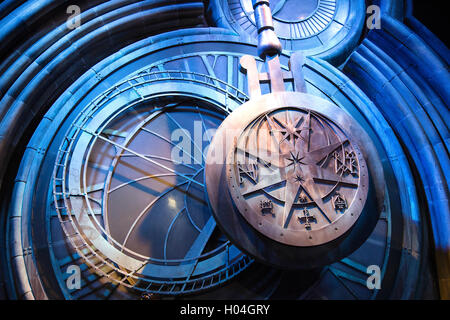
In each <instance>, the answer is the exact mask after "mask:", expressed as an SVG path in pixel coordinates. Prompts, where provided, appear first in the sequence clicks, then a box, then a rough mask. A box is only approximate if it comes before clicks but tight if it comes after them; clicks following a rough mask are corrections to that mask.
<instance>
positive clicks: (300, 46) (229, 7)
mask: <svg viewBox="0 0 450 320" xmlns="http://www.w3.org/2000/svg"><path fill="white" fill-rule="evenodd" d="M210 6H212V8H214V9H213V10H211V11H212V14H213V19H214V20H216V21H217V23H218V24H219V26H227V24H228V25H229V26H231V28H232V29H234V30H236V32H238V33H239V34H240V35H243V36H248V37H249V39H257V30H256V22H255V15H254V12H253V6H252V1H251V0H214V1H212V2H211V4H210ZM270 8H271V11H272V15H273V25H274V28H275V32H276V33H277V36H278V37H279V39H280V42H281V44H282V46H283V49H284V50H287V51H296V50H302V51H304V52H305V53H306V54H307V55H322V56H324V57H327V58H330V59H331V60H332V61H336V62H340V61H341V60H342V59H343V58H344V56H346V55H347V53H348V52H349V51H350V49H349V48H350V47H352V46H353V45H354V44H355V43H356V42H357V41H358V38H359V36H360V33H361V29H362V24H363V20H364V16H365V4H364V1H361V0H305V1H298V0H276V1H270ZM219 12H221V13H222V14H223V18H221V17H219ZM224 19H225V20H226V22H224V21H223V20H224Z"/></svg>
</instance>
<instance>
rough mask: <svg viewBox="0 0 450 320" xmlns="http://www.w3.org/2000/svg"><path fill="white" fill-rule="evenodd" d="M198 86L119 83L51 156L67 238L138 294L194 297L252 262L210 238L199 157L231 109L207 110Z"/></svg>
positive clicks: (148, 78)
mask: <svg viewBox="0 0 450 320" xmlns="http://www.w3.org/2000/svg"><path fill="white" fill-rule="evenodd" d="M167 76H170V78H171V79H172V83H171V89H172V90H173V89H174V88H176V87H177V86H178V87H179V89H178V90H177V92H178V93H177V95H173V94H171V93H170V91H169V92H167V93H166V92H165V91H164V86H163V85H162V84H161V81H162V80H163V79H165V78H166V77H167ZM202 78H203V79H202V80H203V82H202V83H203V84H202V85H199V84H196V81H199V80H200V78H197V79H194V74H192V73H181V74H180V72H177V73H174V72H170V71H167V72H151V71H149V70H148V71H147V72H140V73H139V74H138V75H136V76H133V77H131V78H129V79H127V80H126V81H124V82H122V83H119V84H117V86H115V87H114V88H112V89H110V90H108V91H106V92H105V93H104V94H102V95H101V96H99V97H98V98H97V99H95V100H94V101H93V102H92V103H91V104H90V105H88V106H87V107H86V108H85V109H84V110H83V111H82V112H81V113H80V115H79V116H78V117H77V118H76V119H75V120H74V121H73V123H72V124H71V126H70V127H69V129H68V131H67V133H66V135H65V137H64V139H63V142H62V144H61V146H60V148H59V152H58V155H57V159H56V163H55V171H54V176H53V196H54V206H55V208H56V211H57V214H58V218H59V220H60V223H61V226H62V228H63V230H64V232H65V234H66V237H67V238H68V239H69V241H70V242H71V244H72V246H73V247H74V248H75V250H76V251H77V252H78V254H79V255H80V256H82V257H83V258H84V260H85V261H86V263H87V264H89V265H90V266H91V267H92V268H94V269H95V270H96V272H97V273H99V274H101V275H103V276H107V277H108V278H109V279H111V280H112V281H113V282H114V281H115V282H117V283H119V284H121V285H123V286H128V287H130V288H133V289H134V290H140V291H142V292H144V293H159V294H162V293H166V294H181V293H189V292H195V291H201V290H204V289H207V288H211V287H213V286H215V285H218V284H220V283H221V282H223V281H225V280H227V279H229V278H231V277H232V276H233V275H235V274H237V273H239V272H240V271H241V270H242V269H244V268H245V267H246V266H247V264H248V263H249V262H250V259H248V258H247V257H245V256H244V255H243V254H242V253H241V252H240V251H239V250H237V249H236V248H235V247H233V246H232V245H231V244H230V242H229V241H227V240H226V239H224V238H223V237H221V236H220V235H217V233H218V231H216V223H215V220H214V218H213V217H212V215H211V213H210V210H209V207H208V204H207V198H206V190H205V184H204V165H205V156H204V150H205V149H207V147H208V145H209V142H210V140H211V137H212V136H213V135H214V131H215V129H216V128H217V127H218V126H219V124H220V123H221V122H222V120H223V118H224V117H225V116H226V114H227V113H228V110H227V108H226V107H224V106H220V105H217V104H213V103H207V102H206V101H205V95H206V96H207V95H208V93H207V92H202V89H203V90H205V89H209V88H211V87H212V88H215V87H214V86H212V85H208V80H211V81H213V79H212V78H210V77H208V76H202ZM189 79H193V80H192V81H190V80H189ZM155 90H157V91H155ZM186 90H188V91H186ZM232 90H233V89H232V88H231V87H230V88H228V98H229V99H230V100H235V101H239V98H238V97H237V96H236V95H234V96H233V94H232V93H231V92H232ZM189 92H197V93H203V95H202V97H203V100H202V99H200V98H199V96H196V95H195V94H189ZM234 92H235V94H236V93H237V90H236V89H234ZM242 94H243V93H241V95H242ZM228 106H231V104H228ZM213 261H217V263H213ZM230 268H231V270H232V271H230ZM219 279H221V280H219Z"/></svg>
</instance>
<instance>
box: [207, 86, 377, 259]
mask: <svg viewBox="0 0 450 320" xmlns="http://www.w3.org/2000/svg"><path fill="white" fill-rule="evenodd" d="M363 141H366V142H365V143H363ZM367 141H370V140H369V138H368V137H367V136H366V134H365V133H364V131H363V130H362V129H361V128H360V127H359V125H358V124H357V123H356V122H355V121H354V120H353V119H352V118H351V117H350V116H349V115H347V114H346V113H345V112H344V111H343V110H341V109H339V108H338V107H336V106H335V105H333V104H331V103H329V102H327V101H325V100H323V99H321V98H318V97H316V96H312V95H308V94H304V93H298V92H297V93H294V92H277V93H272V94H267V95H264V96H261V97H258V98H255V99H252V100H250V101H249V102H247V103H245V104H244V105H242V106H241V107H239V108H238V109H237V110H235V111H234V112H233V113H231V115H229V116H228V117H227V118H226V120H225V121H224V122H223V123H222V124H221V126H220V127H219V129H218V131H217V133H216V135H215V137H214V139H213V141H212V143H211V146H210V148H209V152H208V157H207V165H206V169H205V174H206V185H207V191H208V196H209V201H210V203H211V206H212V209H213V212H214V216H215V218H216V220H217V223H218V224H219V226H220V227H221V228H222V229H223V231H224V232H225V234H226V235H228V236H229V238H230V240H231V241H232V242H234V243H235V245H237V246H238V247H240V248H241V249H242V250H244V251H245V252H247V253H248V254H250V255H251V256H254V257H255V258H256V259H258V260H260V261H262V262H265V263H268V264H270V265H275V266H278V267H283V268H314V267H319V266H323V265H326V264H329V263H331V262H334V261H337V260H338V259H341V258H343V257H345V256H346V255H348V254H349V253H351V252H352V251H354V250H355V249H356V248H358V247H359V246H360V245H361V243H362V242H363V241H364V240H365V238H366V237H367V234H368V232H367V230H372V228H373V223H374V221H376V219H377V217H378V214H377V210H376V204H375V203H376V196H375V195H372V196H371V195H370V193H369V189H370V184H371V181H370V179H369V171H370V169H371V168H370V167H371V166H376V165H375V164H372V163H375V162H377V160H376V159H377V156H376V154H373V152H372V151H370V150H371V148H370V147H368V146H367ZM367 158H370V159H371V163H366V159H367ZM368 166H369V167H368ZM375 179H379V178H375Z"/></svg>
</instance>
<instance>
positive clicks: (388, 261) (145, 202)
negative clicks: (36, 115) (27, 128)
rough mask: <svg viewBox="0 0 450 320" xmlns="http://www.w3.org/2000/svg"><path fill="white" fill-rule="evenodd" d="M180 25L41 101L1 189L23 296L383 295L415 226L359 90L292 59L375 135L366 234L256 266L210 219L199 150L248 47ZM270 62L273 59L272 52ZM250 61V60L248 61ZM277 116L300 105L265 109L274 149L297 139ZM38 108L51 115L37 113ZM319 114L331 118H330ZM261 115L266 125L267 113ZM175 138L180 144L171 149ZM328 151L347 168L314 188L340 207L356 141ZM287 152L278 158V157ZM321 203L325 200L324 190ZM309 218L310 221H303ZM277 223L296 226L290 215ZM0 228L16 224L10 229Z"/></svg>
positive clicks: (242, 95)
mask: <svg viewBox="0 0 450 320" xmlns="http://www.w3.org/2000/svg"><path fill="white" fill-rule="evenodd" d="M183 32H184V33H183V37H182V38H180V37H179V36H176V35H174V36H173V37H169V36H165V37H164V38H162V39H161V40H160V41H154V44H152V45H146V46H144V48H141V47H139V46H136V49H135V50H133V48H129V49H128V51H127V52H128V56H127V55H125V56H124V57H123V58H121V59H117V58H114V59H113V58H111V61H110V62H111V64H108V63H107V62H105V63H104V64H103V65H102V66H103V69H101V68H100V67H99V69H98V70H97V71H96V74H95V75H94V76H92V78H89V79H88V80H86V79H82V80H83V81H81V80H80V82H79V83H76V85H75V84H74V87H73V88H72V89H71V90H72V91H71V92H72V93H73V94H72V95H70V98H69V99H65V98H61V100H60V101H58V102H57V103H55V105H54V106H53V107H52V108H51V109H50V110H49V113H48V114H47V117H46V118H45V119H44V120H43V122H42V123H41V125H40V127H39V128H38V130H37V131H36V134H35V136H34V137H33V139H32V142H31V143H32V144H37V145H39V146H40V147H39V148H38V150H39V153H38V154H37V155H36V156H34V154H32V153H26V154H25V156H24V159H23V165H22V170H24V171H23V172H26V174H25V173H22V174H24V175H26V176H27V181H28V183H27V184H26V185H23V184H21V183H20V182H18V184H17V186H16V192H15V193H14V199H13V201H12V202H11V203H13V208H12V209H11V212H12V213H11V214H12V216H17V215H18V214H19V212H20V215H22V216H23V223H22V225H21V228H22V229H21V232H22V233H21V234H23V235H26V236H24V237H25V238H24V240H23V241H24V243H27V241H28V240H30V248H29V255H28V257H27V258H26V259H25V267H24V268H22V269H21V270H22V271H24V272H26V274H34V275H38V278H39V281H32V282H31V284H30V287H31V289H30V292H32V293H33V295H34V297H35V298H45V297H49V298H66V299H86V298H87V299H117V298H119V299H120V298H121V299H123V298H128V299H130V298H132V299H139V298H140V297H141V296H142V294H143V293H156V294H157V296H159V297H174V296H175V295H177V296H185V295H188V296H189V297H192V296H193V295H194V296H195V297H200V298H222V299H223V298H228V299H231V298H234V299H239V298H247V299H249V298H259V299H265V298H295V299H297V298H305V299H308V298H320V297H326V298H329V299H333V298H341V299H342V298H356V299H357V298H376V297H380V296H382V297H383V296H388V295H389V294H390V293H391V290H392V288H393V286H394V285H400V286H401V283H400V284H398V283H397V284H396V282H395V281H394V280H395V279H396V277H397V274H398V272H399V270H401V266H400V265H402V266H404V265H406V266H408V267H409V268H410V269H409V270H410V271H411V272H410V273H409V275H410V276H414V275H415V273H414V272H413V271H414V270H416V269H415V268H416V267H415V265H414V263H413V262H411V261H413V260H414V261H417V259H412V258H411V259H412V260H411V259H410V257H405V256H403V255H402V254H401V251H402V248H404V247H406V246H407V245H406V244H404V242H403V235H404V234H407V233H408V232H410V231H411V230H414V232H421V231H420V230H416V229H414V227H412V226H411V224H409V222H408V219H407V218H405V216H404V215H406V217H407V215H408V212H409V211H408V210H409V209H408V207H403V204H402V203H409V201H406V202H405V199H407V198H401V199H402V201H400V197H405V195H404V194H403V193H400V195H399V193H398V192H397V191H398V190H397V187H396V185H397V178H396V177H394V176H393V174H392V171H390V158H389V157H390V156H391V154H387V151H385V149H384V147H383V144H382V143H381V142H380V141H378V140H377V138H376V136H377V135H376V134H375V129H373V128H372V127H371V126H370V124H368V123H367V122H364V119H363V117H361V114H360V113H358V112H359V111H357V110H359V109H358V108H359V104H358V103H360V102H357V101H356V100H357V99H355V100H352V98H349V97H351V95H350V94H348V95H339V96H338V95H334V93H335V92H336V91H337V90H338V89H339V90H347V89H346V88H342V87H339V85H337V84H334V83H331V82H326V81H328V80H324V79H325V78H327V79H329V78H331V77H324V76H323V75H324V74H326V72H327V71H326V70H325V69H324V68H322V67H320V66H319V65H317V64H314V63H312V62H311V61H308V67H307V72H306V80H307V86H308V90H309V91H310V92H315V93H317V94H321V95H322V97H323V98H324V99H327V100H328V101H329V103H333V104H334V105H340V106H341V107H342V108H348V110H351V112H353V113H354V114H355V115H356V116H355V117H356V118H358V121H361V122H362V124H361V126H363V127H364V128H365V129H366V130H367V131H368V132H369V135H370V136H371V137H372V139H374V141H376V144H375V145H376V146H377V147H376V150H377V152H378V154H379V157H380V158H381V159H382V161H383V166H384V167H383V168H380V170H381V171H380V172H381V173H382V174H383V175H384V176H385V179H386V181H388V182H389V183H387V184H386V186H383V188H386V190H383V192H385V194H386V197H385V200H384V203H383V204H381V209H380V212H378V213H377V216H378V218H377V220H376V221H375V224H376V226H375V228H374V229H373V230H368V231H367V230H366V232H369V233H370V235H369V236H368V239H367V241H366V242H364V243H363V245H362V246H361V247H360V248H359V249H358V250H356V251H355V252H354V253H353V254H351V255H350V256H348V257H347V258H345V259H343V260H341V261H339V262H337V263H334V264H332V265H329V266H326V267H324V268H320V269H315V270H311V271H302V272H287V271H280V270H277V269H274V268H271V267H267V266H264V265H262V264H260V263H258V262H256V261H253V260H252V259H251V258H250V257H248V256H247V255H245V254H243V253H242V251H240V250H239V249H238V248H237V247H236V246H235V245H233V244H232V243H230V241H229V240H228V239H227V237H226V236H225V235H224V234H223V233H222V232H221V230H220V229H219V228H218V227H217V226H216V225H215V221H214V220H213V219H212V215H211V210H210V208H209V201H210V199H208V196H207V192H206V190H205V177H204V171H203V168H204V165H205V163H204V160H205V156H206V153H207V151H208V145H209V141H210V139H212V138H213V137H214V134H215V132H214V131H215V130H214V129H216V128H217V127H218V126H219V125H220V123H221V122H222V120H223V119H224V118H225V117H227V115H228V114H229V113H230V112H231V111H232V110H235V109H236V108H237V107H238V106H240V105H242V104H244V103H245V102H247V101H248V97H247V85H246V81H245V75H244V74H243V73H242V72H240V71H239V58H240V57H241V56H242V55H244V54H253V55H255V54H256V48H255V46H254V45H251V44H245V43H242V41H241V39H240V38H238V37H233V36H226V35H224V34H220V35H218V34H210V33H211V31H210V30H207V31H204V32H203V33H202V32H200V31H183ZM281 63H282V65H283V66H286V65H287V57H286V56H282V57H281ZM258 67H259V68H260V69H262V68H263V65H262V64H261V63H260V61H259V62H258ZM284 68H285V67H284ZM285 69H286V68H285ZM263 91H264V88H263ZM266 92H267V90H266ZM321 92H322V93H321ZM356 106H358V107H356ZM286 112H287V113H286ZM286 115H291V116H292V119H294V120H298V119H301V118H303V119H304V117H305V116H306V117H308V112H306V110H305V111H289V110H286V111H283V112H281V113H280V114H272V113H268V114H267V116H268V118H270V119H271V120H272V119H274V118H275V119H277V120H279V121H280V123H279V124H278V125H276V128H277V129H276V130H279V131H277V133H276V135H277V138H278V139H281V140H283V136H285V137H286V139H284V140H283V141H282V143H283V146H282V148H281V149H280V150H281V151H280V150H277V152H280V154H281V153H283V152H285V151H286V150H284V149H283V148H285V147H287V146H288V145H289V143H292V142H299V141H300V140H302V141H303V139H304V138H305V132H303V133H298V135H299V136H300V137H302V138H303V139H301V138H299V139H300V140H299V139H297V138H293V137H292V138H291V137H290V138H288V136H289V135H285V134H284V131H283V130H284V129H283V125H287V122H286V121H287V120H286V119H284V117H285V116H286ZM48 119H52V121H51V124H50V125H49V121H48ZM311 119H312V128H313V130H314V131H315V130H317V128H315V127H314V126H318V125H319V123H320V122H321V121H322V122H323V121H324V120H323V119H322V118H321V117H318V116H317V115H315V114H312V117H311ZM274 121H276V120H274ZM294 122H295V121H294ZM325 123H328V124H329V125H330V126H331V127H330V132H331V131H334V130H331V128H333V125H332V122H330V121H329V120H327V122H325ZM248 124H249V125H253V124H255V123H253V122H249V123H248ZM261 124H262V125H263V126H266V127H265V128H267V125H268V123H267V122H261ZM300 126H301V124H300ZM180 129H181V130H180ZM346 134H347V133H345V132H343V133H342V132H341V133H338V134H337V136H335V137H334V138H332V137H330V140H329V141H328V140H327V139H326V138H318V137H314V139H315V141H316V142H315V143H316V144H317V145H318V146H319V145H320V146H322V145H323V146H325V147H326V146H328V145H330V144H333V143H337V142H338V141H341V142H343V141H345V139H346V138H345V136H346ZM245 136H246V132H243V135H242V137H244V138H245ZM313 136H314V133H312V135H311V137H313ZM297 137H298V136H297ZM316 139H317V140H316ZM321 139H324V140H321ZM333 139H335V140H333ZM182 146H183V149H185V147H186V146H187V149H188V150H189V152H187V153H184V152H181V147H182ZM338 149H339V148H338ZM33 150H34V149H33ZM386 150H389V149H386ZM300 151H301V150H300ZM335 151H339V152H338V153H337V154H336V157H335V158H333V159H329V162H327V166H326V167H324V168H323V170H324V172H325V173H328V172H331V173H333V172H334V171H333V170H336V167H334V166H335V165H336V163H338V164H339V163H340V162H339V161H341V160H342V158H339V157H341V156H340V155H338V154H342V157H345V158H347V156H348V155H349V154H351V153H352V152H355V155H356V161H355V162H353V163H356V166H357V169H355V168H353V167H352V166H351V165H348V163H347V162H346V166H343V167H341V166H338V170H343V172H344V173H345V174H344V175H343V176H344V177H345V179H349V180H350V181H347V180H346V181H345V182H348V183H343V182H342V181H339V183H338V181H334V182H333V183H326V184H324V185H323V186H321V187H320V188H321V189H320V191H321V196H325V195H326V194H328V193H329V194H330V197H331V198H335V197H336V196H337V194H338V193H339V194H340V195H341V196H342V198H343V200H345V201H346V202H347V205H348V206H349V207H350V206H351V205H352V203H353V202H354V201H355V200H354V199H356V201H357V200H358V199H359V198H357V196H356V192H355V190H357V188H356V187H355V185H354V184H355V181H359V180H358V179H359V178H358V177H360V176H361V175H362V174H363V172H364V169H363V168H362V165H363V164H364V161H362V160H361V159H360V158H359V157H358V155H357V151H358V148H357V145H350V144H342V145H340V149H339V150H337V149H336V150H335ZM236 156H238V157H240V156H241V155H240V154H236ZM288 158H289V157H288ZM288 158H286V159H285V160H283V161H285V165H286V166H289V163H290V162H289V160H288ZM292 159H294V158H292ZM243 160H244V159H243ZM294 160H295V159H294ZM300 161H301V160H300ZM275 164H276V163H275V161H273V166H275ZM292 167H296V168H297V166H292ZM339 168H340V169H339ZM300 169H302V168H301V167H300ZM264 170H265V169H264ZM289 170H291V169H290V167H289V169H288V170H287V171H289ZM349 170H350V171H349ZM247 172H248V173H249V175H247V176H245V175H241V174H238V173H239V172H238V171H236V172H235V173H234V175H233V176H232V178H233V179H235V180H236V181H238V182H240V181H242V183H243V187H242V188H248V184H249V183H253V182H252V181H251V179H252V177H255V176H254V175H252V174H251V173H250V171H247ZM358 183H360V182H358ZM244 184H245V185H244ZM281 190H282V189H280V191H275V190H274V191H273V192H272V191H270V192H268V193H267V194H263V193H258V195H257V198H255V199H257V201H258V205H259V203H260V201H261V200H266V199H272V201H273V202H275V201H277V199H278V200H284V199H285V198H284V196H283V194H282V191H281ZM277 192H278V194H277ZM243 193H245V191H243V192H241V194H242V195H243ZM236 195H238V194H236ZM300 198H301V194H299V197H298V198H296V199H294V200H295V203H294V202H293V207H294V206H295V207H296V208H297V209H298V212H300V210H301V209H303V208H304V207H307V208H308V206H309V205H310V204H309V200H308V196H306V202H305V203H303V204H302V202H301V200H300ZM302 199H303V198H302ZM345 201H344V202H345ZM336 204H337V205H338V204H339V203H336ZM312 207H313V206H312V205H311V208H308V209H311V211H310V212H311V214H312V215H315V216H316V215H317V216H318V215H319V214H320V212H319V211H317V210H318V209H317V208H312ZM343 208H344V209H343V212H342V213H340V212H337V213H335V214H336V219H338V218H337V217H339V214H341V215H344V216H345V215H346V214H347V213H350V212H349V211H347V209H345V207H343ZM338 209H339V207H338ZM314 210H316V211H314ZM327 210H335V208H334V207H333V208H332V202H330V203H329V208H327ZM339 210H340V209H339ZM349 216H350V215H349ZM265 218H267V219H269V218H271V217H269V215H267V216H265ZM300 218H301V217H300ZM11 221H15V220H11ZM294 222H295V223H297V225H296V226H295V225H294V224H293V223H294ZM320 223H322V222H320V221H317V224H315V222H312V221H311V226H310V227H311V230H314V229H315V228H318V227H320ZM291 224H292V227H293V228H294V227H295V228H301V229H302V230H306V224H305V223H301V220H300V219H299V217H297V215H296V216H295V217H294V219H292V221H291V222H290V223H289V226H290V227H291ZM10 230H12V231H11V232H12V233H13V234H14V235H16V234H15V233H14V232H16V230H17V229H16V228H13V227H11V228H10ZM42 230H45V232H42ZM19 237H20V235H19ZM28 237H30V238H29V239H28ZM16 246H17V242H13V243H11V250H16ZM72 265H74V266H79V267H80V269H81V272H82V284H81V288H69V287H67V282H66V281H67V279H68V278H69V275H70V273H68V268H69V267H70V266H72ZM369 265H378V266H380V268H381V270H382V277H383V282H382V289H381V290H375V291H373V290H369V289H368V288H367V287H366V285H365V283H366V279H367V273H366V269H367V267H368V266H369ZM292 284H295V285H292ZM287 287H289V290H286V288H287ZM331 288H332V290H330V289H331ZM205 289H208V290H206V291H205Z"/></svg>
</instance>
